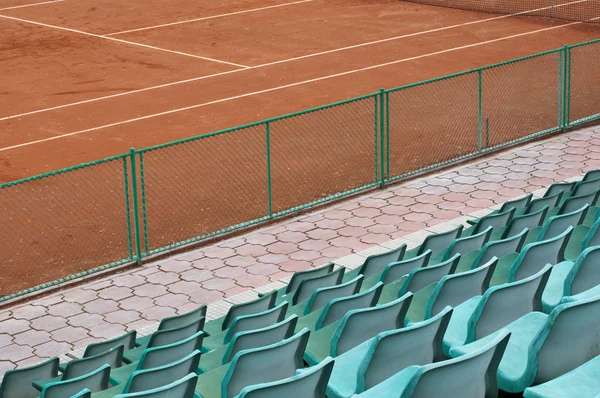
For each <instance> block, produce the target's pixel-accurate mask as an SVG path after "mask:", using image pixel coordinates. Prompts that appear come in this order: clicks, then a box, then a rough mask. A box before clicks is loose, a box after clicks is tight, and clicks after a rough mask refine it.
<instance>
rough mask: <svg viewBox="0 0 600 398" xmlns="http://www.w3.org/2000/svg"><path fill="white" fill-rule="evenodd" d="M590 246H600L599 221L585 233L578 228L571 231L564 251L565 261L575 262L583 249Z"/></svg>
mask: <svg viewBox="0 0 600 398" xmlns="http://www.w3.org/2000/svg"><path fill="white" fill-rule="evenodd" d="M581 232H584V233H581ZM592 246H600V219H598V220H596V222H594V224H593V225H592V227H591V228H590V229H588V230H587V231H585V230H582V229H580V227H577V228H575V229H574V230H573V233H572V234H571V239H569V243H568V244H567V247H566V249H565V259H567V260H569V261H575V260H577V258H578V257H579V255H580V254H581V253H582V252H583V251H584V250H585V249H587V248H588V247H592Z"/></svg>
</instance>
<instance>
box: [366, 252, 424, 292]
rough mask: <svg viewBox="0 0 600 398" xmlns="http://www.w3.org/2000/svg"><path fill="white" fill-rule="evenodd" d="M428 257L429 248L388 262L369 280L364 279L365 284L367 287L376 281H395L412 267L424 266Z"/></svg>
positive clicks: (385, 283)
mask: <svg viewBox="0 0 600 398" xmlns="http://www.w3.org/2000/svg"><path fill="white" fill-rule="evenodd" d="M430 257H431V250H426V251H425V252H424V253H423V254H420V255H418V256H415V257H412V258H409V259H406V260H402V261H397V262H395V263H390V264H388V265H387V266H386V267H385V269H384V270H383V271H382V272H381V274H379V275H375V276H373V277H372V278H370V279H369V280H367V281H365V284H366V285H367V286H368V287H371V286H374V285H375V284H376V283H377V282H382V283H383V284H384V285H387V284H390V283H393V282H396V281H398V280H400V279H401V278H402V277H403V276H404V275H408V274H409V273H410V271H412V270H413V269H416V268H422V267H425V266H426V265H427V264H429V258H430ZM365 284H363V288H365Z"/></svg>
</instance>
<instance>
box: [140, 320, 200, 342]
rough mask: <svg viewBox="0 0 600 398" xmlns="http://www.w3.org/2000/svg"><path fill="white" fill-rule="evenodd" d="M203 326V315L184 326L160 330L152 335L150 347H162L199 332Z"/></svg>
mask: <svg viewBox="0 0 600 398" xmlns="http://www.w3.org/2000/svg"><path fill="white" fill-rule="evenodd" d="M203 327H204V317H201V318H198V319H196V320H193V321H192V322H190V323H188V324H186V325H183V326H178V327H175V328H173V329H165V330H158V331H156V332H154V333H153V334H152V337H150V341H149V342H148V348H152V347H161V346H164V345H169V344H173V343H176V342H178V341H181V340H184V339H187V338H188V337H190V336H193V335H194V334H196V333H198V331H200V330H202V328H203Z"/></svg>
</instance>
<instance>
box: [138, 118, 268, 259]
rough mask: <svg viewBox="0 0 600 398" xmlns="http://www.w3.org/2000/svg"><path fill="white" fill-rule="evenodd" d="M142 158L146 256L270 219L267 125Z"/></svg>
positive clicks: (167, 148) (148, 153)
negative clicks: (256, 221) (223, 231)
mask: <svg viewBox="0 0 600 398" xmlns="http://www.w3.org/2000/svg"><path fill="white" fill-rule="evenodd" d="M140 155H141V158H142V163H143V169H141V171H143V174H142V176H143V180H144V183H143V188H142V202H143V203H142V204H143V207H144V208H145V214H144V217H143V218H144V220H145V227H144V230H145V233H144V236H146V237H147V240H146V241H145V242H143V243H142V246H143V249H144V251H145V252H153V251H157V250H163V249H165V248H168V247H173V246H177V245H181V244H183V243H187V242H190V241H193V240H196V239H199V238H202V237H205V236H207V235H210V234H214V233H216V232H219V231H222V230H224V229H227V228H231V227H233V226H236V225H238V224H242V223H246V222H249V221H253V220H256V219H260V218H262V217H266V216H267V215H268V187H267V167H266V164H267V151H266V124H264V123H263V124H257V125H253V126H249V127H245V128H240V129H237V130H233V131H229V132H225V133H222V134H213V135H207V136H204V137H202V138H200V139H196V140H191V141H187V142H183V143H179V144H176V145H171V146H163V147H158V148H155V149H150V150H143V151H141V152H140Z"/></svg>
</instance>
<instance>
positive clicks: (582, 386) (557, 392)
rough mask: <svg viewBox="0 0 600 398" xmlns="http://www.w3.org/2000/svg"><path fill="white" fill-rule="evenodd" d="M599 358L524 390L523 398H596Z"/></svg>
mask: <svg viewBox="0 0 600 398" xmlns="http://www.w3.org/2000/svg"><path fill="white" fill-rule="evenodd" d="M599 374H600V356H597V357H595V358H593V359H591V360H589V361H587V362H586V363H584V364H583V365H581V366H579V367H577V368H575V369H573V370H572V371H570V372H568V373H565V374H564V375H562V376H559V377H557V378H555V379H552V380H550V381H547V382H545V383H543V384H540V385H537V386H535V387H528V388H526V389H525V393H524V394H523V396H524V397H525V398H564V397H577V398H596V397H597V396H598V394H600V377H598V375H599Z"/></svg>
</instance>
